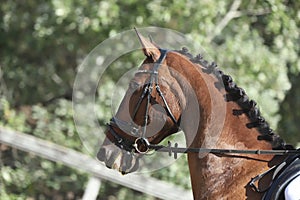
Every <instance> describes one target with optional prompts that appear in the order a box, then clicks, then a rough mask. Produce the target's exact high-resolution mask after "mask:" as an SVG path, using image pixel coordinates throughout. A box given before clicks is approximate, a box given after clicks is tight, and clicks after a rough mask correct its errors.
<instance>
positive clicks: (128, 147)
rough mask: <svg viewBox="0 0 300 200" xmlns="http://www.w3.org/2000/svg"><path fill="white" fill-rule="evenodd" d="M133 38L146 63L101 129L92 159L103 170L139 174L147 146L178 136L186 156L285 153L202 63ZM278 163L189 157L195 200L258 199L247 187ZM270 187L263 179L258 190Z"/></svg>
mask: <svg viewBox="0 0 300 200" xmlns="http://www.w3.org/2000/svg"><path fill="white" fill-rule="evenodd" d="M137 35H138V38H139V40H140V42H141V44H142V47H143V52H144V54H145V56H146V59H145V60H144V62H143V64H142V65H141V66H140V68H139V69H138V71H137V72H136V74H135V75H134V77H133V79H132V80H131V81H130V84H129V88H128V90H127V92H126V94H125V96H124V98H123V100H122V102H121V104H120V106H119V108H118V111H117V113H116V115H115V116H114V117H113V118H112V119H111V121H110V123H109V124H108V126H107V130H106V132H105V133H106V138H105V141H104V142H103V144H102V146H101V148H100V150H99V151H98V154H97V157H98V159H99V160H100V161H104V162H105V164H106V166H107V167H109V168H114V169H117V170H119V171H120V172H121V173H122V174H126V173H130V172H133V171H135V170H137V169H138V167H139V159H140V157H142V156H143V155H144V154H146V153H147V152H148V150H149V146H151V145H153V144H159V143H160V142H161V141H162V140H163V139H165V138H166V137H168V136H170V135H172V134H174V133H176V132H178V131H179V130H182V131H183V132H184V134H185V138H186V144H187V146H188V147H189V148H199V147H208V148H212V147H217V148H221V149H222V148H224V149H244V150H247V149H248V150H249V149H259V150H272V149H283V150H284V149H287V148H290V146H289V145H286V144H285V142H284V140H283V139H282V138H281V137H280V136H279V135H277V134H275V133H274V131H273V130H272V129H271V128H270V127H269V125H268V123H267V122H266V121H265V119H264V118H263V117H262V116H261V113H260V111H259V109H258V108H257V106H256V103H255V101H253V100H250V99H249V98H248V96H247V95H246V93H245V91H244V90H243V89H241V88H240V87H238V86H237V85H236V84H235V83H234V82H233V80H232V78H231V77H230V76H229V75H225V74H224V73H223V72H222V71H221V70H219V69H218V67H217V65H216V64H215V63H214V62H212V63H208V62H207V61H206V60H204V59H203V57H202V56H201V55H197V56H195V57H193V56H192V55H191V54H190V53H189V52H188V50H187V49H186V48H183V49H182V50H179V51H178V50H177V51H168V50H164V49H161V48H160V47H159V46H158V45H157V44H155V43H153V42H152V41H150V40H148V39H146V38H144V37H143V36H142V35H141V34H139V33H138V32H137ZM193 96H195V97H196V103H195V101H193V100H192V99H193V98H192V97H193ZM155 105H159V108H158V106H155ZM150 124H151V125H153V124H154V125H156V124H158V127H159V128H157V127H156V126H151V125H150ZM214 137H215V138H214ZM284 157H285V156H274V155H256V154H255V155H247V156H246V155H231V154H226V155H224V154H218V153H213V154H205V153H195V152H188V164H189V170H190V177H191V184H192V190H193V196H194V199H196V200H201V199H261V198H262V197H263V193H259V192H257V191H255V190H254V189H253V188H252V187H251V185H250V184H249V182H250V181H251V179H252V178H253V177H255V176H256V175H258V174H261V173H263V172H265V171H267V170H268V169H270V168H272V166H274V165H276V164H278V163H280V162H282V161H283V159H284ZM269 184H270V180H269V178H268V177H267V178H266V180H265V181H261V182H260V185H259V186H258V187H261V188H267V186H268V185H269Z"/></svg>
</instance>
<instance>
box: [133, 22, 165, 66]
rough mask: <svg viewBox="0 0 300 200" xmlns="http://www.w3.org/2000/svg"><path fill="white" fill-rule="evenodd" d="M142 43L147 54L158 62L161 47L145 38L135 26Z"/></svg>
mask: <svg viewBox="0 0 300 200" xmlns="http://www.w3.org/2000/svg"><path fill="white" fill-rule="evenodd" d="M134 30H135V32H136V34H137V36H138V38H139V40H140V43H141V45H142V46H143V51H144V54H145V56H147V57H151V58H152V59H153V61H154V62H156V61H157V60H158V59H159V57H160V51H159V47H158V46H157V45H155V44H154V43H153V42H151V41H149V40H147V39H146V38H144V37H143V36H142V35H141V34H140V33H139V32H138V31H137V29H136V28H134Z"/></svg>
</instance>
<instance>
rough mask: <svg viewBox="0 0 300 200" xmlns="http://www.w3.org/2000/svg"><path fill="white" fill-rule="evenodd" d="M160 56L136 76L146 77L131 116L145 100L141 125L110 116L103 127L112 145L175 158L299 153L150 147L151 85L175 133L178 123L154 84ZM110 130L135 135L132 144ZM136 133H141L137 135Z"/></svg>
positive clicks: (160, 62) (162, 54) (151, 145)
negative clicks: (143, 75)
mask: <svg viewBox="0 0 300 200" xmlns="http://www.w3.org/2000/svg"><path fill="white" fill-rule="evenodd" d="M159 51H160V53H161V55H160V57H159V59H158V60H157V61H156V62H155V63H154V66H153V68H152V69H151V70H138V71H137V72H136V73H147V74H150V81H149V82H148V83H147V84H146V85H145V87H144V90H143V92H142V94H141V96H140V97H139V100H138V103H137V105H136V107H135V109H134V112H133V117H132V119H134V118H135V117H136V114H137V112H138V110H139V108H140V106H141V103H142V101H143V100H144V99H145V98H146V97H147V104H146V112H145V115H144V126H142V127H141V126H137V125H136V124H135V123H133V122H127V121H123V120H120V119H118V118H117V117H113V118H112V119H111V120H110V123H108V124H107V126H108V130H109V132H110V133H111V135H112V136H113V138H114V141H112V142H113V143H114V144H115V145H116V146H118V147H119V148H121V149H123V150H126V151H129V152H134V151H135V152H137V153H140V154H147V153H148V152H149V151H150V150H154V151H158V152H168V153H169V155H170V156H172V154H173V156H174V158H175V159H176V158H177V154H178V153H189V152H190V153H213V154H218V155H229V156H230V155H232V154H258V155H259V154H264V155H266V154H267V155H287V154H299V150H294V149H284V150H237V149H209V148H191V147H189V148H180V147H178V144H177V143H175V145H174V147H172V145H171V142H168V146H163V145H155V144H151V143H150V142H149V140H148V138H147V137H146V129H147V123H148V112H149V105H150V99H151V93H152V90H153V85H155V89H156V91H157V93H158V94H159V96H160V97H161V99H162V100H163V103H164V105H165V110H166V112H167V115H168V116H169V117H170V118H171V120H172V121H173V123H174V124H175V126H176V127H177V131H179V130H180V125H179V120H176V118H175V116H174V115H173V113H172V111H171V109H170V107H169V105H168V103H167V101H166V98H165V96H164V95H163V93H162V91H161V90H160V87H159V83H158V70H159V68H160V66H161V64H162V62H163V61H164V60H165V58H166V56H167V53H168V52H169V51H168V50H165V49H159ZM114 128H117V129H120V130H122V131H123V132H126V133H130V134H131V135H135V136H137V137H136V138H135V140H134V141H131V140H128V139H127V138H125V137H122V136H121V135H120V134H118V133H117V132H116V131H115V130H114ZM141 129H142V130H141ZM139 132H142V133H141V134H139Z"/></svg>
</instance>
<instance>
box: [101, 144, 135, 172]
mask: <svg viewBox="0 0 300 200" xmlns="http://www.w3.org/2000/svg"><path fill="white" fill-rule="evenodd" d="M97 158H98V159H99V160H100V161H101V162H104V163H105V165H106V167H108V168H110V169H115V170H118V171H119V172H121V173H122V174H128V173H131V172H134V171H137V169H138V168H139V155H136V154H134V153H131V152H128V151H125V150H122V149H120V148H119V147H117V146H115V145H114V144H108V145H103V146H102V147H101V148H100V149H99V151H98V153H97Z"/></svg>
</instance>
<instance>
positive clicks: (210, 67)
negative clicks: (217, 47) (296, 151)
mask: <svg viewBox="0 0 300 200" xmlns="http://www.w3.org/2000/svg"><path fill="white" fill-rule="evenodd" d="M175 51H176V52H178V53H180V54H182V55H184V56H186V57H188V58H189V60H190V61H191V62H193V63H195V64H200V65H201V66H202V67H203V69H202V71H203V72H204V73H208V74H214V75H215V77H216V78H217V79H218V80H219V81H220V82H221V83H223V84H224V87H225V91H226V92H227V94H226V95H225V100H226V101H234V102H236V103H237V104H238V105H239V106H240V107H241V110H236V109H234V110H233V115H242V114H246V115H247V117H248V118H249V119H250V121H251V122H250V123H248V124H246V127H247V128H249V129H251V128H257V130H258V131H259V132H260V134H261V135H259V136H258V137H257V139H258V140H265V141H269V142H271V144H272V147H273V149H290V148H291V146H290V145H286V143H285V141H284V140H283V139H282V138H280V136H279V135H277V134H275V133H274V131H273V130H272V129H271V128H270V126H269V124H268V123H267V122H266V120H265V118H264V117H262V116H261V113H260V110H259V108H258V107H257V103H256V102H255V101H254V100H249V97H248V96H247V94H246V92H245V90H243V89H242V88H240V87H238V86H237V85H236V83H235V82H234V81H233V79H232V77H231V76H229V75H226V74H224V73H223V72H222V71H221V70H220V69H218V68H217V67H218V65H217V64H216V63H215V62H212V63H210V64H209V62H208V61H207V60H205V59H204V58H203V56H202V55H201V54H198V55H197V56H195V57H193V55H192V54H191V53H189V50H188V49H187V48H186V47H183V48H182V49H181V50H175ZM215 85H216V87H217V86H218V87H219V85H221V84H217V83H215ZM218 87H217V88H218Z"/></svg>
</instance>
